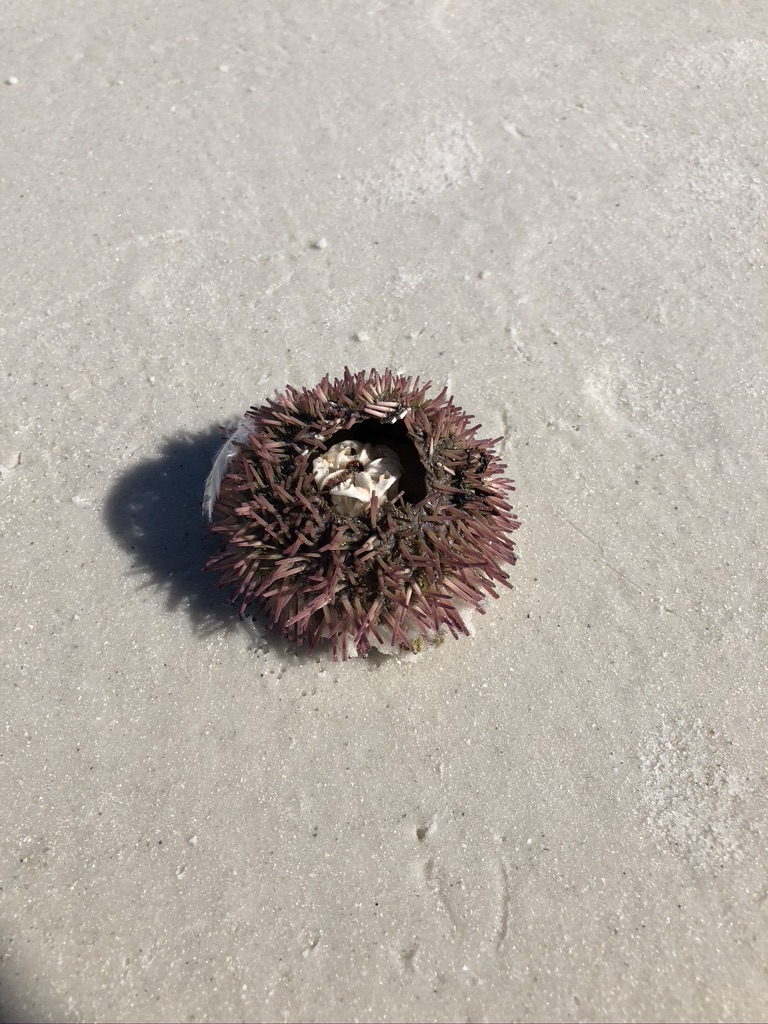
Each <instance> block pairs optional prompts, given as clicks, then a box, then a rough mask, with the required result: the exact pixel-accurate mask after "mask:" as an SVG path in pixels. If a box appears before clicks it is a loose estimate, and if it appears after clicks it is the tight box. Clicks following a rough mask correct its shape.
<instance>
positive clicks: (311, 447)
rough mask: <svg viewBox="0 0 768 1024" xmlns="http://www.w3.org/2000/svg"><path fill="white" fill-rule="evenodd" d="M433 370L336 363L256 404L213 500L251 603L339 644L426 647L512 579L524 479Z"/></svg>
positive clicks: (214, 476) (231, 572) (245, 605)
mask: <svg viewBox="0 0 768 1024" xmlns="http://www.w3.org/2000/svg"><path fill="white" fill-rule="evenodd" d="M429 388H430V384H429V383H427V384H420V383H419V379H418V378H416V380H413V378H412V377H404V376H396V375H395V374H393V373H392V372H391V371H390V370H385V371H384V373H379V372H378V371H376V370H371V371H370V373H366V372H364V371H363V372H360V373H354V374H353V373H351V372H350V371H349V369H345V370H344V376H343V377H341V378H339V379H336V380H334V381H331V380H330V379H329V377H327V376H326V377H324V378H323V380H321V381H320V383H319V384H318V385H317V386H316V387H314V388H311V389H309V390H307V389H304V390H302V391H299V390H297V389H296V388H293V387H287V388H286V389H285V393H284V394H277V395H276V396H275V397H274V398H270V399H269V400H268V401H267V404H266V405H263V406H260V407H259V408H256V407H255V406H254V407H253V408H251V409H249V410H248V412H247V413H246V414H245V416H243V418H242V419H241V420H240V422H239V424H238V426H237V428H236V430H235V431H234V433H233V434H232V435H231V437H230V438H229V440H228V441H227V442H226V443H225V444H224V447H223V448H222V449H221V451H220V453H219V455H218V456H217V458H216V461H215V462H214V465H213V469H212V470H211V474H210V476H209V478H208V482H207V484H206V493H205V510H206V513H207V515H208V518H209V519H210V520H211V521H212V523H213V525H212V526H211V530H212V532H213V533H214V534H217V535H218V537H219V538H220V541H221V547H220V550H219V552H218V554H216V555H214V556H213V557H212V558H211V559H210V560H209V562H208V564H207V565H206V569H207V570H209V571H213V572H217V573H219V575H220V586H226V585H231V586H234V587H235V588H236V590H235V593H234V595H233V598H232V600H233V602H237V603H239V607H240V612H241V614H244V613H246V611H247V610H248V609H250V608H254V609H255V608H257V607H258V608H260V609H261V611H262V612H263V614H264V615H266V618H267V621H268V625H269V627H270V628H271V629H274V630H275V631H277V632H278V633H279V634H280V635H281V636H283V637H285V638H286V639H288V640H291V641H292V642H293V643H295V644H296V645H297V646H304V647H306V648H308V650H309V651H312V650H313V649H314V647H315V645H316V644H317V643H318V642H319V641H320V640H326V639H327V640H330V642H331V647H332V650H333V656H334V659H336V658H338V657H339V656H340V657H341V658H342V659H344V658H346V657H348V656H351V655H354V654H359V655H361V656H363V657H364V656H365V655H367V654H368V652H369V650H370V649H371V647H377V648H384V647H387V648H389V649H390V650H391V649H393V648H394V650H395V651H399V650H410V651H415V650H419V649H420V648H421V646H422V643H423V642H424V641H425V640H427V641H433V640H435V639H436V638H437V636H438V634H440V633H441V632H443V631H444V630H446V629H447V630H449V631H450V632H451V633H452V634H453V635H454V636H458V635H459V634H461V633H464V634H466V633H468V630H467V627H466V625H465V623H464V620H463V618H462V611H466V610H471V609H474V610H478V611H482V610H483V608H482V605H483V602H484V599H485V597H486V596H487V595H491V596H492V597H496V596H497V594H496V584H499V583H501V584H504V585H506V586H510V584H509V582H508V576H507V573H505V572H504V571H503V569H502V568H501V567H502V565H504V564H506V565H510V566H511V565H514V563H515V552H514V545H513V543H512V539H511V534H512V531H513V530H516V529H517V527H518V526H519V523H518V521H517V518H516V517H515V515H514V514H513V512H512V510H511V507H510V505H509V503H508V501H507V497H508V494H509V492H510V491H512V490H514V488H513V486H512V482H511V481H509V480H505V479H504V478H503V476H502V473H503V471H504V469H505V467H504V466H503V465H502V463H501V462H500V461H499V458H498V456H497V455H496V451H495V448H494V445H495V444H496V443H497V441H499V440H501V438H496V439H495V440H493V441H490V440H478V439H477V438H476V437H475V435H476V433H477V431H478V430H479V429H480V427H479V426H474V427H470V426H469V423H470V420H471V419H473V417H472V416H469V415H467V414H466V413H464V412H463V411H462V410H461V409H460V408H459V407H458V406H456V405H454V404H453V400H452V399H451V398H448V397H446V393H447V389H445V388H444V389H443V391H442V392H441V393H440V394H439V395H438V396H437V397H436V398H428V397H427V391H428V390H429Z"/></svg>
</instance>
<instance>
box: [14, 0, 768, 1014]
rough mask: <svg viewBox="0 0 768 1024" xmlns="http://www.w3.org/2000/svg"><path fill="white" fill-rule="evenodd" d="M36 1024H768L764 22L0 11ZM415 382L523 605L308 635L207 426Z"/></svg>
mask: <svg viewBox="0 0 768 1024" xmlns="http://www.w3.org/2000/svg"><path fill="white" fill-rule="evenodd" d="M0 38H2V39H3V41H4V47H3V66H2V67H0V83H2V84H0V119H1V121H2V125H3V167H2V200H1V203H2V209H1V211H0V212H1V216H2V223H3V234H4V242H5V259H4V272H3V275H2V280H0V297H1V300H2V301H0V369H1V370H2V408H3V415H2V420H1V422H0V510H1V511H0V558H1V560H2V565H3V567H4V570H3V576H2V583H1V584H0V586H2V595H3V615H2V616H1V617H0V665H1V666H2V676H1V678H2V688H3V731H2V741H1V742H0V754H1V755H2V758H1V760H0V763H1V764H2V770H1V771H0V807H2V809H3V810H2V817H1V820H2V822H3V827H2V829H1V830H0V850H1V851H2V860H1V861H0V863H2V879H1V891H0V956H1V957H2V960H0V1019H3V1020H73V1021H77V1020H157V1021H165V1020H169V1021H170V1020H177V1019H182V1020H223V1019H228V1020H275V1019H278V1020H280V1019H285V1020H293V1021H302V1020H318V1019H319V1020H326V1019H345V1018H349V1019H357V1020H363V1021H366V1020H370V1021H373V1020H417V1019H418V1020H423V1019H426V1020H441V1019H452V1020H478V1021H481V1020H493V1019H520V1020H533V1019H536V1020H542V1019H556V1020H574V1021H587V1020H590V1021H591V1020H595V1021H603V1020H670V1019H671V1020H713V1021H721V1020H722V1021H729V1020H753V1021H756V1020H764V1019H765V1017H766V1013H767V1012H768V1009H767V1008H768V975H767V972H766V963H768V922H767V915H768V898H767V897H768V859H767V858H766V834H767V830H768V797H767V796H766V794H767V793H768V789H767V788H766V760H765V750H766V745H765V736H766V725H767V722H766V718H767V717H768V715H767V712H766V691H765V680H766V668H765V666H766V660H767V654H768V651H767V649H766V647H767V645H766V625H767V624H768V622H767V607H766V586H765V580H766V542H765V538H766V535H768V522H767V521H766V517H767V513H766V509H768V483H767V480H768V478H767V477H766V472H765V467H766V459H767V456H768V451H767V450H766V449H767V447H768V444H767V442H768V430H767V427H768V424H767V422H766V420H767V417H768V413H767V412H766V410H768V394H767V392H768V386H767V385H768V348H767V347H766V326H767V325H766V309H768V291H767V288H766V237H768V236H767V235H766V220H767V216H766V215H767V212H768V198H767V197H768V182H767V181H766V168H765V139H766V132H767V131H768V101H767V100H766V91H765V80H766V74H767V73H768V33H767V32H766V23H765V18H764V11H763V10H762V8H761V5H760V4H758V3H752V2H747V0H743V2H742V0H737V2H734V3H731V4H727V5H722V4H719V3H716V2H714V0H703V2H702V3H700V4H698V5H697V6H696V7H690V5H687V4H680V5H659V4H653V3H649V2H640V3H632V2H628V0H627V2H624V0H622V2H619V3H617V4H614V5H605V4H604V3H598V2H596V0H578V2H576V3H566V2H565V0H546V2H536V3H533V2H528V0H522V2H520V3H515V4H512V5H510V4H507V3H502V2H500V0H487V2H484V3H482V4H478V3H476V2H469V0H452V2H451V0H441V2H435V3H431V2H418V3H410V2H405V0H393V2H373V0H370V2H368V0H366V2H364V3H359V4H348V3H343V2H341V0H328V2H327V3H323V4H317V3H314V2H311V0H299V2H296V3H291V4H283V3H278V2H266V3H253V4H245V3H241V2H237V0H220V2H218V3H216V4H211V3H203V2H201V0H174V2H172V3H167V4H161V5H158V4H154V3H149V2H147V0H135V2H133V3H130V4H128V5H125V4H123V5H121V4H115V3H113V2H109V0H91V2H89V3H88V4H74V3H68V2H65V0H45V2H43V0H6V2H5V3H4V4H3V5H2V9H1V10H0ZM345 364H349V365H350V366H351V367H353V368H354V369H361V368H366V367H370V366H373V365H375V366H377V367H378V368H381V369H383V368H384V367H386V366H390V367H391V368H392V369H393V370H395V371H397V372H403V371H405V372H409V373H414V374H415V373H419V374H422V375H423V376H425V377H427V378H431V379H432V380H434V381H435V383H436V384H437V385H438V389H439V388H440V387H442V385H443V384H445V383H449V384H450V386H451V389H452V391H453V393H454V395H455V397H456V400H457V401H458V403H459V404H461V405H462V406H464V407H465V408H466V409H468V410H469V411H471V412H473V413H474V414H475V415H476V416H477V418H478V420H479V421H480V422H481V423H482V424H483V426H484V428H485V430H484V434H485V436H491V437H494V436H497V435H499V434H504V435H505V437H506V440H505V443H504V449H503V450H504V455H505V458H506V461H507V462H508V463H509V466H510V473H511V474H512V475H513V476H514V478H515V479H516V480H517V481H518V488H519V490H518V501H517V510H518V512H519V515H520V518H521V520H522V522H523V528H522V529H521V530H520V531H519V532H518V534H517V537H516V539H517V540H518V543H519V553H520V562H519V565H518V566H517V567H516V569H515V570H514V582H515V590H514V591H513V592H512V593H505V594H504V595H502V597H501V598H500V600H498V601H497V602H494V603H493V604H492V606H491V607H490V608H489V609H488V613H487V615H486V616H485V618H483V619H480V620H478V621H476V626H477V634H476V636H475V637H474V638H472V639H468V640H464V641H461V642H456V643H446V644H444V645H443V646H442V647H440V648H438V649H436V650H434V651H432V652H430V653H428V654H426V655H424V656H422V657H419V658H418V659H416V660H414V661H406V660H399V659H397V658H387V659H383V658H375V659H370V660H369V661H367V662H365V661H356V662H351V663H348V664H345V665H335V664H333V663H332V662H331V661H330V660H329V657H328V655H327V653H325V652H318V653H316V654H315V655H313V656H312V657H311V658H304V657H301V656H298V655H296V654H295V653H294V652H292V651H291V650H289V649H288V648H287V647H286V645H285V644H282V643H280V642H275V641H274V640H273V639H271V638H270V637H267V636H264V634H263V632H262V631H261V630H260V629H259V628H258V627H256V626H252V625H246V624H242V623H239V622H238V620H237V617H236V615H235V614H234V613H233V612H232V611H231V609H230V608H229V607H228V605H227V604H226V602H225V601H224V600H222V598H221V596H220V595H218V594H217V593H216V592H215V591H214V590H213V589H212V584H211V581H210V580H209V579H207V578H206V577H204V576H203V575H202V574H201V572H200V567H201V565H202V563H203V562H204V560H205V558H206V553H207V551H208V548H207V546H206V542H205V541H204V540H203V538H202V534H201V528H200V501H201V498H202V486H203V482H204V480H205V477H206V474H207V472H208V468H209V465H210V460H211V457H212V454H213V452H214V451H215V450H216V446H217V443H218V431H217V426H218V424H220V423H223V422H227V421H229V420H230V419H231V418H232V417H234V416H237V415H239V414H240V413H242V412H243V411H244V410H245V409H246V408H247V407H248V406H249V405H250V404H252V403H254V402H261V401H263V400H264V398H265V397H266V396H267V395H268V394H269V393H270V392H271V391H272V390H274V389H275V388H281V387H282V386H283V385H284V384H286V383H292V384H295V385H313V384H314V383H316V381H317V380H319V379H320V378H321V377H322V376H323V374H324V373H325V372H327V371H330V372H332V373H335V372H339V371H341V369H342V368H343V366H344V365H345Z"/></svg>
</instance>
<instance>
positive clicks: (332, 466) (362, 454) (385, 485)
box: [312, 441, 403, 516]
mask: <svg viewBox="0 0 768 1024" xmlns="http://www.w3.org/2000/svg"><path fill="white" fill-rule="evenodd" d="M312 473H313V475H314V478H315V484H316V485H317V489H318V490H319V491H327V492H328V493H329V494H330V496H331V500H332V502H333V505H334V508H335V509H336V511H337V512H339V513H340V514H341V515H343V516H356V515H360V514H362V513H364V512H365V511H366V509H368V508H370V505H371V499H372V498H373V496H374V494H375V495H376V497H377V499H378V502H379V505H383V504H384V502H385V501H387V500H388V499H389V498H394V496H395V495H396V494H397V492H398V489H399V485H400V477H401V476H402V475H403V467H402V466H401V465H400V459H398V457H397V455H396V454H395V452H393V451H392V449H391V448H387V446H386V445H383V444H364V443H363V442H362V441H340V442H339V443H338V444H334V445H331V447H330V448H329V449H328V451H327V452H324V453H323V454H322V455H318V457H317V458H316V459H315V461H314V463H313V464H312Z"/></svg>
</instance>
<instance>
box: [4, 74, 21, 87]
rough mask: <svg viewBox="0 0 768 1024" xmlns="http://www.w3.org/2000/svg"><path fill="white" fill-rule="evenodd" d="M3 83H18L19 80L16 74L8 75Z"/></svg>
mask: <svg viewBox="0 0 768 1024" xmlns="http://www.w3.org/2000/svg"><path fill="white" fill-rule="evenodd" d="M5 84H6V85H18V84H19V80H18V78H17V77H16V75H8V77H7V78H6V80H5Z"/></svg>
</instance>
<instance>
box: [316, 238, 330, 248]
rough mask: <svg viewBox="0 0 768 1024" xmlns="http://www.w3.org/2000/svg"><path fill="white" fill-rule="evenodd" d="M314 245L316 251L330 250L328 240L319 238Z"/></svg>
mask: <svg viewBox="0 0 768 1024" xmlns="http://www.w3.org/2000/svg"><path fill="white" fill-rule="evenodd" d="M313 245H314V248H315V249H327V248H328V239H327V238H318V240H317V241H316V242H314V243H313Z"/></svg>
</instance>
